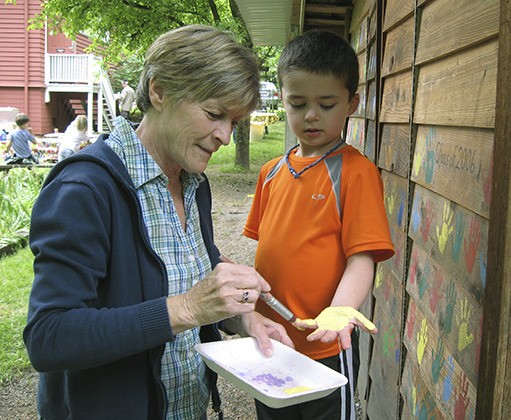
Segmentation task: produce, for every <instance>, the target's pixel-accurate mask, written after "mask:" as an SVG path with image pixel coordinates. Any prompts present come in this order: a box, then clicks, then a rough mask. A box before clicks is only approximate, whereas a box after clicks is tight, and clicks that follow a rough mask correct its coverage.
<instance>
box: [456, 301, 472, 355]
mask: <svg viewBox="0 0 511 420" xmlns="http://www.w3.org/2000/svg"><path fill="white" fill-rule="evenodd" d="M470 312H471V311H470V304H469V302H468V300H467V299H463V300H462V301H461V309H460V314H459V315H458V316H457V317H456V320H457V322H458V325H459V330H458V350H459V351H460V352H461V351H463V350H464V349H465V348H466V347H467V346H468V345H470V344H471V343H472V341H474V334H472V333H470V334H469V333H468V329H469V321H470Z"/></svg>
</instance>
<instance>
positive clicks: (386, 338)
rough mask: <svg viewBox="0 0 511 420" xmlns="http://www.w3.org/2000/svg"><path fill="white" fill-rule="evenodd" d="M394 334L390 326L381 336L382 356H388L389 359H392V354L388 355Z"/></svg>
mask: <svg viewBox="0 0 511 420" xmlns="http://www.w3.org/2000/svg"><path fill="white" fill-rule="evenodd" d="M394 332H395V331H394V327H393V326H392V325H391V326H390V328H389V329H388V330H387V331H385V333H384V334H383V355H384V356H389V358H392V354H390V347H391V346H392V344H393V342H394V339H395V334H394ZM392 347H393V346H392Z"/></svg>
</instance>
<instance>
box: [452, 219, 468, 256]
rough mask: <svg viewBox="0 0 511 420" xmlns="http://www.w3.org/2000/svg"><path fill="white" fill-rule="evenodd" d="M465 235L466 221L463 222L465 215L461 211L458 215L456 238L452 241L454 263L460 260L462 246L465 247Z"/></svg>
mask: <svg viewBox="0 0 511 420" xmlns="http://www.w3.org/2000/svg"><path fill="white" fill-rule="evenodd" d="M464 234H465V221H464V220H463V213H462V212H461V211H459V212H457V213H456V230H455V231H454V238H453V241H452V259H453V260H454V261H459V260H460V255H461V245H463V235H464Z"/></svg>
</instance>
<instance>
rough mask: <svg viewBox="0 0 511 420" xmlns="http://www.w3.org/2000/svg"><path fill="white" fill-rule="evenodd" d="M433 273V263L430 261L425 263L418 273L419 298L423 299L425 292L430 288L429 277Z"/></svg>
mask: <svg viewBox="0 0 511 420" xmlns="http://www.w3.org/2000/svg"><path fill="white" fill-rule="evenodd" d="M419 268H420V267H419ZM430 274H431V264H430V262H429V261H426V263H425V264H424V268H423V269H422V270H419V273H418V274H417V277H418V279H417V283H418V285H419V299H421V300H422V297H423V296H424V293H426V290H428V279H429V276H430Z"/></svg>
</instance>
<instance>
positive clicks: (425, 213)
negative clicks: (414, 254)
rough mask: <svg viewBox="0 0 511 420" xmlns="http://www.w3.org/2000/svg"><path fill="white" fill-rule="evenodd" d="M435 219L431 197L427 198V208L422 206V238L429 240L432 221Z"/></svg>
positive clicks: (425, 240)
mask: <svg viewBox="0 0 511 420" xmlns="http://www.w3.org/2000/svg"><path fill="white" fill-rule="evenodd" d="M432 221H433V207H432V205H431V199H430V198H428V199H427V200H426V206H425V208H424V207H422V206H421V227H420V231H421V234H422V240H423V241H424V242H427V240H428V237H429V229H430V228H431V222H432Z"/></svg>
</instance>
